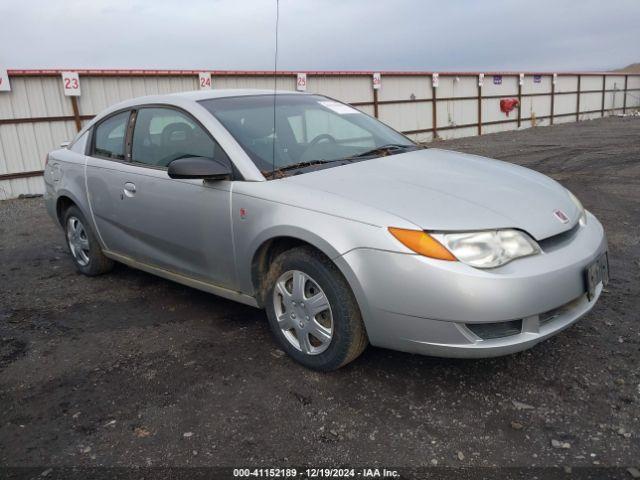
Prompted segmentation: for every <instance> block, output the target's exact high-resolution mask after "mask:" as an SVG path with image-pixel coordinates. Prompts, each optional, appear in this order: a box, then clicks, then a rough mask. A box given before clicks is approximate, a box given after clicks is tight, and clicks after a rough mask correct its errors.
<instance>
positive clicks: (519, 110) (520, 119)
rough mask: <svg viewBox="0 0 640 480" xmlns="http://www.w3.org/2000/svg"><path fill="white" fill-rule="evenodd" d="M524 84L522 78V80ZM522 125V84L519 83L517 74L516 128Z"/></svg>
mask: <svg viewBox="0 0 640 480" xmlns="http://www.w3.org/2000/svg"><path fill="white" fill-rule="evenodd" d="M522 81H523V82H524V77H523V80H522ZM521 123H522V83H520V74H518V128H520V124H521Z"/></svg>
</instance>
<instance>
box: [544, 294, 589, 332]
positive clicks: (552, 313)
mask: <svg viewBox="0 0 640 480" xmlns="http://www.w3.org/2000/svg"><path fill="white" fill-rule="evenodd" d="M583 298H584V295H581V296H579V297H578V298H576V299H575V300H571V301H570V302H569V303H565V304H564V305H562V306H560V307H558V308H554V309H553V310H549V311H548V312H544V313H541V314H540V315H539V319H540V320H539V321H540V326H542V325H546V324H547V323H549V322H551V321H553V320H555V319H556V318H558V317H560V316H562V315H564V314H565V313H567V312H568V311H570V310H572V309H574V308H575V307H576V304H578V303H579V302H580V301H581V300H582V299H583Z"/></svg>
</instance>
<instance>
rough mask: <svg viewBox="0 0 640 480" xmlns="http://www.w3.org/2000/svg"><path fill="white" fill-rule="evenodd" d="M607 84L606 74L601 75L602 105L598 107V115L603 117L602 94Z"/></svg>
mask: <svg viewBox="0 0 640 480" xmlns="http://www.w3.org/2000/svg"><path fill="white" fill-rule="evenodd" d="M606 86H607V76H606V75H602V107H600V115H601V116H603V117H604V95H605V87H606Z"/></svg>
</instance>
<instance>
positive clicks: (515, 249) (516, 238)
mask: <svg viewBox="0 0 640 480" xmlns="http://www.w3.org/2000/svg"><path fill="white" fill-rule="evenodd" d="M432 235H433V236H434V237H435V238H436V239H437V240H438V241H439V242H440V243H442V244H443V245H444V246H445V247H446V248H447V250H449V251H450V252H451V253H453V254H454V255H455V256H456V258H457V259H458V260H460V261H461V262H463V263H466V264H467V265H471V266H472V267H476V268H493V267H499V266H500V265H504V264H505V263H509V262H510V261H511V260H515V259H516V258H520V257H526V256H529V255H535V254H537V253H540V247H538V244H537V243H536V242H535V240H533V239H532V238H531V237H530V236H529V235H527V234H526V233H524V232H521V231H520V230H512V229H506V230H490V231H485V232H467V233H440V234H432Z"/></svg>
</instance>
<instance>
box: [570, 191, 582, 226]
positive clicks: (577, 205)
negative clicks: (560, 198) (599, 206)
mask: <svg viewBox="0 0 640 480" xmlns="http://www.w3.org/2000/svg"><path fill="white" fill-rule="evenodd" d="M567 193H568V194H569V198H570V199H571V201H572V202H573V203H575V205H576V207H578V211H579V212H580V225H582V226H583V227H584V226H585V225H586V224H587V211H586V210H585V209H584V207H583V206H582V202H580V200H578V197H576V196H575V195H574V194H573V193H571V192H570V191H569V190H567Z"/></svg>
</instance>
